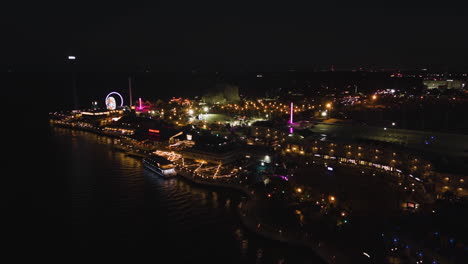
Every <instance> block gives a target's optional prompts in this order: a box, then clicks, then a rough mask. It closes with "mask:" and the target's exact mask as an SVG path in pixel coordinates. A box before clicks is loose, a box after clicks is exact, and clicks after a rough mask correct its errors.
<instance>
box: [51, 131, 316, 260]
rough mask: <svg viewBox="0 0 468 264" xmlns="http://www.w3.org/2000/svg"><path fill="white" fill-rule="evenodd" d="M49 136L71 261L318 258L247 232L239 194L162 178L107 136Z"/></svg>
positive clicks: (63, 133)
mask: <svg viewBox="0 0 468 264" xmlns="http://www.w3.org/2000/svg"><path fill="white" fill-rule="evenodd" d="M52 138H53V140H52V146H51V148H52V150H53V151H55V152H56V153H58V154H59V155H57V158H58V159H60V161H58V162H61V164H64V165H65V166H64V169H63V170H62V171H61V173H60V174H61V175H60V176H61V177H63V178H66V179H67V184H68V187H69V188H68V191H69V194H70V196H71V207H72V211H71V219H70V221H71V222H72V230H71V236H72V244H70V246H69V249H70V252H71V256H70V257H71V258H73V255H77V256H79V255H83V254H87V253H89V252H99V253H101V254H102V253H103V252H105V253H104V254H109V255H110V256H112V257H113V258H115V256H118V255H119V254H121V253H123V252H127V253H128V252H130V253H132V254H134V255H135V256H140V255H144V256H145V257H146V259H148V257H150V259H149V262H156V263H207V262H210V263H323V262H322V261H321V260H320V259H319V258H318V257H317V256H315V255H314V254H313V252H311V251H310V250H308V249H304V248H295V247H293V246H289V245H286V244H283V243H279V242H275V241H271V240H268V239H264V238H262V237H259V236H257V235H255V234H253V233H251V232H249V231H247V230H245V229H244V228H243V227H242V226H241V224H240V222H239V218H238V215H237V211H236V207H237V205H238V203H239V201H240V200H241V194H239V193H237V192H234V191H229V190H221V189H216V188H211V187H204V186H197V185H194V184H192V183H190V182H188V181H185V180H183V179H180V178H173V179H162V178H160V177H158V176H157V175H154V174H152V173H151V172H148V171H146V170H145V169H144V168H143V167H142V165H141V162H140V160H139V159H138V158H133V157H128V156H126V155H125V154H124V153H122V152H119V151H116V150H113V149H112V147H111V143H112V140H113V139H110V138H107V137H102V136H98V135H95V134H92V133H88V132H82V131H73V130H69V129H64V128H52Z"/></svg>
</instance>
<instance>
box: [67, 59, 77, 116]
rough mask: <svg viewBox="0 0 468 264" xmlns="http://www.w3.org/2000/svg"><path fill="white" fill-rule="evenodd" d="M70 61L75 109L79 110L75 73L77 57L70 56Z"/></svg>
mask: <svg viewBox="0 0 468 264" xmlns="http://www.w3.org/2000/svg"><path fill="white" fill-rule="evenodd" d="M68 61H69V62H70V64H71V71H72V89H73V107H74V108H75V110H78V109H79V104H78V95H77V90H76V72H75V61H76V57H75V56H72V55H70V56H68Z"/></svg>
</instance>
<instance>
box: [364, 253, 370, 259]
mask: <svg viewBox="0 0 468 264" xmlns="http://www.w3.org/2000/svg"><path fill="white" fill-rule="evenodd" d="M362 254H363V255H364V256H366V257H368V258H370V255H369V254H367V253H366V252H362Z"/></svg>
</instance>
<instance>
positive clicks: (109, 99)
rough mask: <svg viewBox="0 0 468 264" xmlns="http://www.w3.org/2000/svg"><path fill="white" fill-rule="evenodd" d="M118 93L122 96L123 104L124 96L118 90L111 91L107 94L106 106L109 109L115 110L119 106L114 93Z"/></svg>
mask: <svg viewBox="0 0 468 264" xmlns="http://www.w3.org/2000/svg"><path fill="white" fill-rule="evenodd" d="M115 94H116V95H118V96H119V97H120V106H121V107H122V106H123V97H122V95H120V94H119V93H118V92H110V93H109V94H108V95H107V96H106V107H107V109H108V110H115V109H116V108H117V102H116V101H115V98H114V97H113V96H112V95H115Z"/></svg>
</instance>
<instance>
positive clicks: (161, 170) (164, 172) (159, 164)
mask: <svg viewBox="0 0 468 264" xmlns="http://www.w3.org/2000/svg"><path fill="white" fill-rule="evenodd" d="M143 165H144V166H145V167H146V168H147V169H149V170H151V171H152V172H154V173H156V174H158V175H159V176H162V177H164V178H169V177H173V176H176V175H177V172H176V170H175V166H174V164H172V163H171V162H170V161H169V160H167V159H166V158H164V157H161V156H158V155H156V154H150V155H148V156H146V157H145V158H143Z"/></svg>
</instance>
